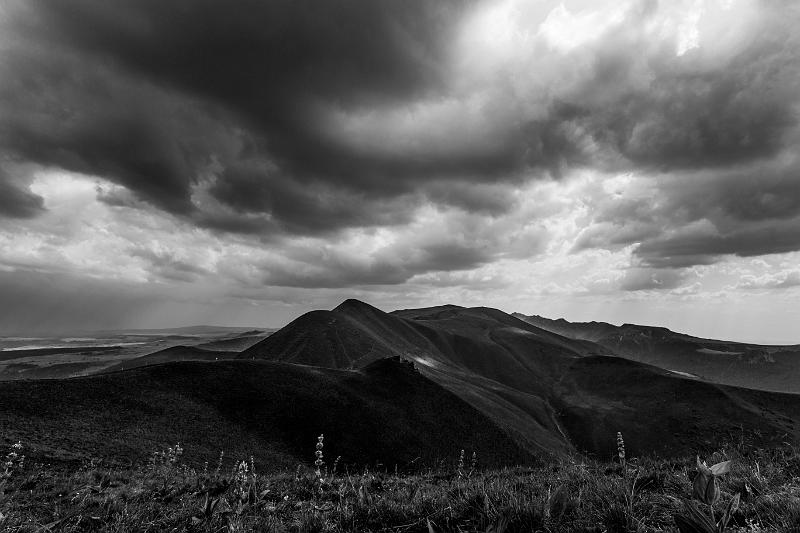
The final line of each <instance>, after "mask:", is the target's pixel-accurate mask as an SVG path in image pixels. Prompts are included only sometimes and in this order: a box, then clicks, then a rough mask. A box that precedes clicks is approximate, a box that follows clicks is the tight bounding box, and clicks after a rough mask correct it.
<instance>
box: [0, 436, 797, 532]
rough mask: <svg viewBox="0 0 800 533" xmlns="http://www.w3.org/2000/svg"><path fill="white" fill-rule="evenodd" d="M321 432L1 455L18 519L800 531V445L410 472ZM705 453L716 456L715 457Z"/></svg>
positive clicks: (229, 527) (283, 527)
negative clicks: (243, 443)
mask: <svg viewBox="0 0 800 533" xmlns="http://www.w3.org/2000/svg"><path fill="white" fill-rule="evenodd" d="M327 444H328V443H327V442H324V441H323V437H322V436H320V437H319V438H318V441H317V442H316V443H314V442H309V445H308V459H309V460H308V462H307V463H305V464H300V465H297V467H296V469H293V470H285V469H284V470H282V471H275V470H274V469H272V468H270V465H259V464H258V463H257V462H255V461H254V460H253V459H252V457H227V456H226V455H225V454H224V453H221V455H220V456H219V459H218V461H216V462H215V463H214V464H208V463H205V464H202V465H199V466H190V464H191V458H190V457H186V456H185V453H184V450H183V448H182V447H181V446H180V445H175V446H172V447H170V448H168V449H166V450H164V451H160V452H155V453H154V454H153V455H152V456H151V457H150V459H149V460H148V461H147V462H142V463H141V464H138V465H134V466H131V467H129V468H121V467H118V466H117V467H109V466H107V465H104V464H102V463H100V462H98V461H94V460H90V461H86V462H85V463H84V464H83V465H81V466H80V467H79V468H77V469H74V470H72V471H66V470H64V469H63V468H57V467H52V466H48V465H46V464H39V463H34V462H32V461H28V460H26V459H25V458H24V452H25V445H24V443H20V444H17V445H15V446H13V447H11V448H9V450H8V453H7V455H6V456H5V460H4V463H3V465H2V467H0V476H2V477H0V513H1V514H0V530H2V531H4V532H13V533H17V532H20V533H21V532H49V531H63V532H83V531H86V532H89V531H98V532H100V531H104V532H105V531H108V532H112V531H113V532H146V531H153V532H155V531H187V532H208V533H210V532H284V531H286V532H337V531H342V532H356V531H375V532H377V531H386V532H390V531H391V532H422V533H439V532H487V533H503V532H506V533H512V532H559V531H564V532H572V531H596V532H603V531H606V532H639V531H681V532H694V531H701V532H706V531H715V532H721V531H731V532H736V531H752V532H762V531H787V532H789V531H800V453H798V452H797V450H795V449H794V448H793V447H792V446H789V445H786V446H784V447H781V448H775V449H762V448H757V447H753V446H750V445H748V444H746V443H745V442H744V441H742V442H739V443H737V444H736V445H732V446H726V447H722V448H720V449H717V450H715V451H713V452H707V453H706V455H705V456H703V457H701V458H700V459H702V460H703V462H702V463H700V464H698V459H697V458H696V457H686V458H685V459H659V458H657V457H640V458H637V457H633V458H631V457H626V455H625V447H624V441H623V438H622V435H619V436H618V442H617V453H616V455H615V456H614V457H610V458H607V459H605V460H599V459H588V458H585V457H581V456H573V457H561V458H558V459H553V458H548V459H546V460H545V459H542V460H541V461H536V462H535V464H531V465H528V466H514V467H507V468H499V469H498V468H494V469H483V468H481V460H480V457H481V456H480V452H479V451H478V452H471V451H470V450H465V451H463V452H462V453H461V455H460V457H454V458H452V459H451V460H450V461H446V462H441V461H440V462H439V463H438V464H435V465H430V466H429V467H427V468H422V469H420V471H419V472H418V473H416V474H402V473H397V472H394V471H391V470H390V469H388V468H386V467H381V466H372V467H358V468H356V467H354V466H353V465H348V466H345V465H343V464H342V463H341V461H340V459H339V458H330V457H327V454H326V453H325V446H326V445H327ZM705 464H707V465H710V468H706V466H705Z"/></svg>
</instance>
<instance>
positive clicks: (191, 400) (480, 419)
mask: <svg viewBox="0 0 800 533" xmlns="http://www.w3.org/2000/svg"><path fill="white" fill-rule="evenodd" d="M0 427H3V435H2V437H3V439H5V440H6V442H7V443H10V442H12V441H13V442H16V441H17V440H21V441H23V442H24V443H26V447H27V451H26V453H28V455H31V456H33V457H34V458H46V460H47V461H48V462H51V461H52V462H74V461H78V460H81V459H84V458H88V457H98V458H104V459H106V460H109V461H119V460H120V459H127V460H142V459H146V458H147V457H148V456H149V455H150V454H152V453H153V452H154V451H156V450H161V449H164V448H165V447H166V446H167V445H171V444H174V443H176V442H180V443H182V444H183V445H184V447H185V448H186V450H187V457H188V456H191V457H195V458H196V460H197V461H202V460H209V461H211V462H212V463H213V462H214V461H215V460H216V457H217V456H218V454H219V452H220V450H224V451H225V453H226V456H227V457H231V458H235V459H243V458H246V457H248V456H249V455H250V454H253V455H255V457H256V459H257V460H258V462H259V464H261V465H265V468H270V469H280V468H294V466H296V465H297V464H298V462H305V463H309V462H311V461H312V460H313V451H314V444H315V442H316V437H317V436H318V435H319V434H320V433H324V434H325V453H326V456H327V458H328V460H329V461H333V459H334V458H335V457H336V456H338V455H341V456H342V461H343V463H344V464H352V463H356V464H361V465H364V464H372V465H374V464H375V463H376V462H381V463H383V464H384V465H387V466H388V467H389V468H393V466H394V465H395V464H398V465H399V466H400V467H401V468H402V467H404V466H405V465H408V464H410V463H412V462H413V461H414V460H415V459H416V458H420V460H418V461H417V464H419V463H425V464H427V465H430V464H431V463H432V462H435V461H436V460H438V459H443V458H444V459H452V458H455V457H457V456H458V453H459V450H460V449H462V448H465V449H467V450H476V451H477V453H478V455H479V457H480V458H481V461H482V463H483V464H485V465H501V464H502V465H505V464H515V463H518V462H520V461H524V460H526V459H529V456H528V455H527V454H526V453H525V452H523V451H522V450H521V449H520V448H519V447H518V446H517V445H516V444H515V443H514V442H513V441H512V440H511V439H509V438H508V437H507V436H506V435H505V434H504V433H503V432H502V431H500V430H499V429H498V428H497V427H496V426H495V425H494V424H493V423H492V422H491V421H490V420H488V419H487V418H486V417H485V416H483V415H481V414H480V413H479V412H478V411H476V410H475V409H474V408H472V407H470V406H469V405H467V404H466V403H465V402H463V401H461V400H460V399H459V398H458V397H456V396H455V395H453V394H451V393H450V392H448V391H446V390H444V389H442V388H441V387H440V386H438V385H436V384H435V383H433V382H431V381H430V380H428V379H426V378H424V377H423V376H421V375H420V374H419V373H417V372H415V371H413V369H411V368H410V366H409V365H406V364H402V363H400V362H399V361H396V360H386V361H380V362H377V363H375V364H373V365H368V366H367V367H365V368H363V369H361V370H360V371H338V370H329V369H321V368H312V367H305V366H299V365H289V364H283V363H273V362H266V361H219V362H216V363H201V362H180V363H170V364H164V365H156V366H148V367H144V368H139V369H135V370H128V371H124V372H116V373H110V374H103V375H96V376H89V377H82V378H75V379H67V380H48V381H24V382H6V383H0Z"/></svg>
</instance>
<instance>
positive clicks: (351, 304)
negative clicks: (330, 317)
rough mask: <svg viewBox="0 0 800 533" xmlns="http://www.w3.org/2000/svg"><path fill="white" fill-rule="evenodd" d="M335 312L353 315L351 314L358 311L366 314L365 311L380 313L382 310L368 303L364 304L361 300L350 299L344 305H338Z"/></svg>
mask: <svg viewBox="0 0 800 533" xmlns="http://www.w3.org/2000/svg"><path fill="white" fill-rule="evenodd" d="M333 310H334V311H339V312H345V313H348V312H350V313H351V312H354V311H356V312H364V311H368V312H375V311H380V309H378V308H377V307H373V306H371V305H369V304H368V303H364V302H362V301H361V300H356V299H355V298H348V299H347V300H345V301H343V302H342V303H340V304H339V305H337V306H336V307H335V308H334V309H333Z"/></svg>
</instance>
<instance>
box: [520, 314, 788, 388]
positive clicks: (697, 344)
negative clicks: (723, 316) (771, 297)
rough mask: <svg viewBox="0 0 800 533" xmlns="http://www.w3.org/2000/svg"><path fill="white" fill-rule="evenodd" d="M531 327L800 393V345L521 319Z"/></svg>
mask: <svg viewBox="0 0 800 533" xmlns="http://www.w3.org/2000/svg"><path fill="white" fill-rule="evenodd" d="M515 316H516V317H517V318H520V319H521V320H525V321H526V322H528V323H530V324H532V325H535V326H537V327H540V328H542V329H546V330H548V331H552V332H554V333H557V334H559V335H564V336H566V337H570V338H572V339H575V340H588V341H592V342H594V343H597V344H599V345H600V346H602V347H603V348H605V349H606V350H608V353H610V354H614V355H617V356H619V357H624V358H626V359H631V360H633V361H639V362H642V363H647V364H651V365H655V366H658V367H660V368H664V369H667V370H674V371H679V372H685V373H688V374H692V375H695V376H698V377H700V378H701V379H704V380H707V381H713V382H715V383H722V384H726V385H735V386H739V387H748V388H754V389H761V390H771V391H776V392H790V393H800V346H764V345H758V344H747V343H740V342H728V341H720V340H713V339H702V338H698V337H692V336H691V335H685V334H683V333H676V332H674V331H670V330H669V329H667V328H659V327H652V326H640V325H636V324H623V325H622V326H615V325H613V324H608V323H605V322H568V321H566V320H564V319H558V320H551V319H548V318H544V317H540V316H536V315H533V316H525V315H520V314H515Z"/></svg>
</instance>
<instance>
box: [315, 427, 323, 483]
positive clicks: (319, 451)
mask: <svg viewBox="0 0 800 533" xmlns="http://www.w3.org/2000/svg"><path fill="white" fill-rule="evenodd" d="M324 438H325V436H324V435H320V436H319V437H317V445H316V448H317V450H316V451H315V452H314V457H316V459H315V460H314V466H315V467H316V471H315V472H314V474H315V475H316V476H317V479H318V480H320V481H321V480H322V465H324V464H325V461H324V460H323V455H322V448H323V447H324V446H325V444H324V442H323V441H324Z"/></svg>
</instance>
